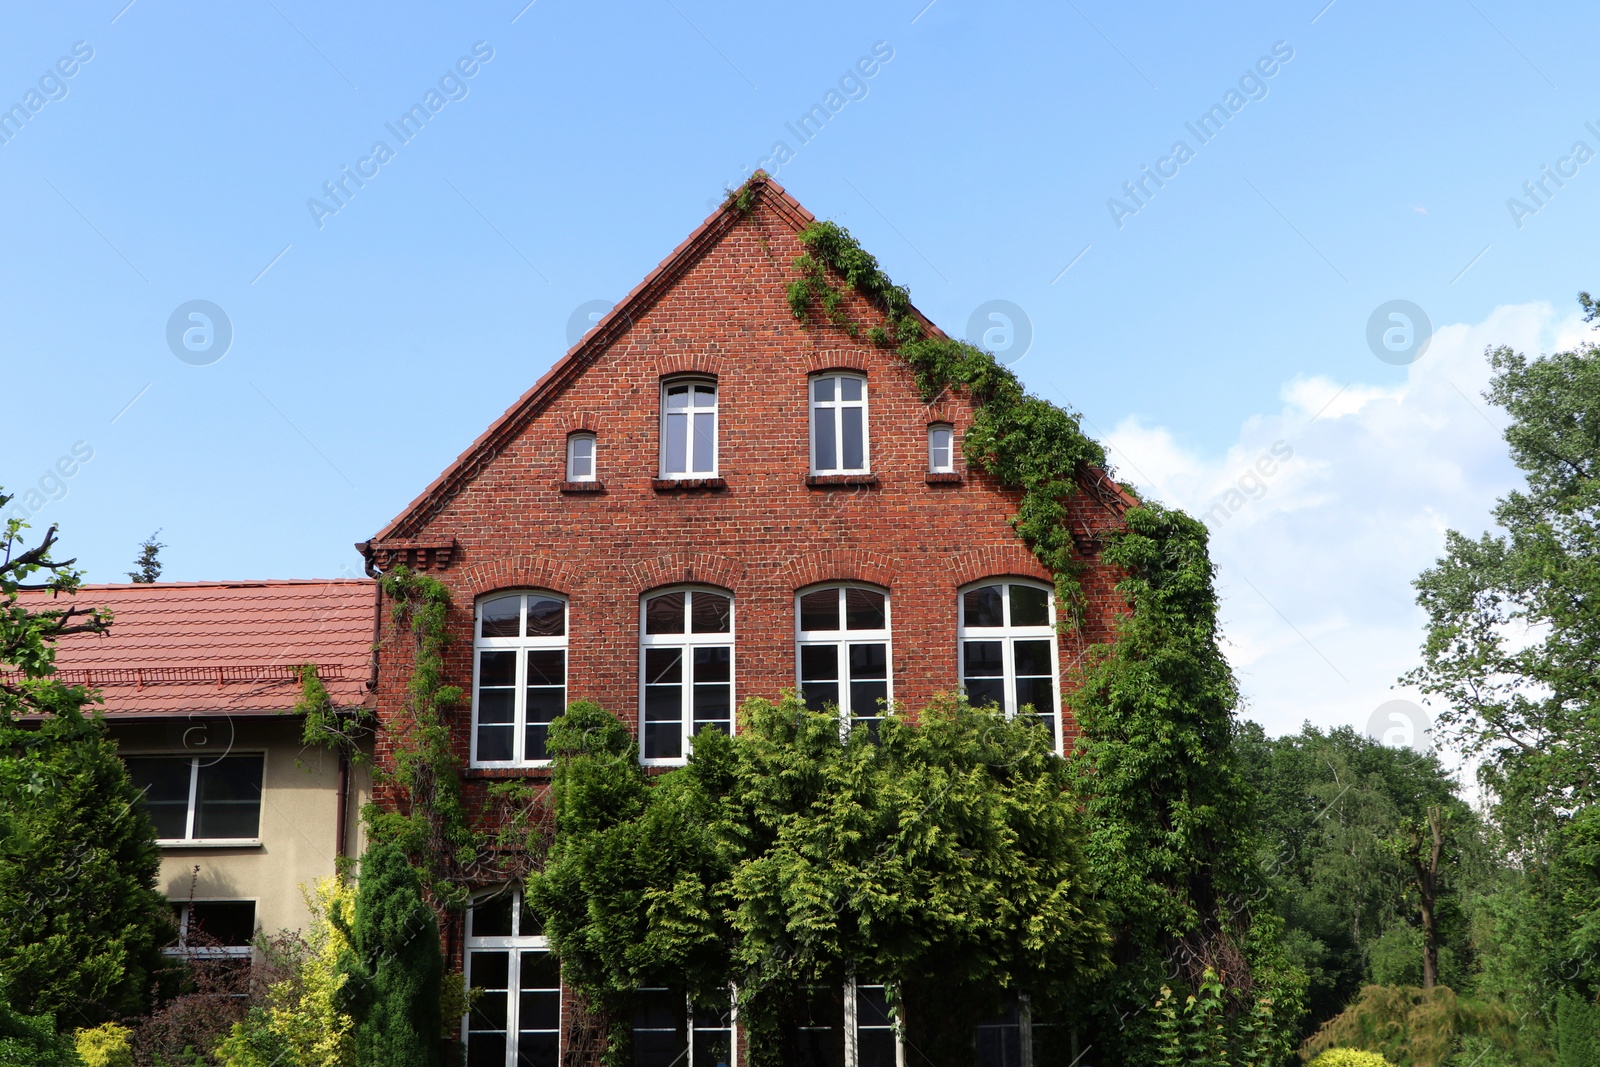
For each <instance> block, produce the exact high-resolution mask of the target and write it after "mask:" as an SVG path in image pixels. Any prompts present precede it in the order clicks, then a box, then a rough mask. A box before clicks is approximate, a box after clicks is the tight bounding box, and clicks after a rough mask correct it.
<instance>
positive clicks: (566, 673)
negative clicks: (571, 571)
mask: <svg viewBox="0 0 1600 1067" xmlns="http://www.w3.org/2000/svg"><path fill="white" fill-rule="evenodd" d="M508 596H520V597H521V598H522V602H521V604H520V605H519V606H518V608H517V629H518V630H519V631H526V630H527V628H528V625H527V619H528V598H529V597H542V598H545V599H549V600H559V601H561V603H562V605H563V606H562V626H561V630H562V634H561V636H560V637H484V636H483V607H484V605H485V604H488V603H489V602H490V601H493V600H499V599H500V598H502V597H508ZM571 636H572V601H571V600H570V599H568V598H567V597H565V596H562V595H561V594H560V593H553V592H550V591H549V590H546V589H496V590H495V591H494V592H492V593H485V594H483V595H482V596H480V597H479V598H478V602H477V603H476V604H474V605H473V609H472V723H471V729H472V747H471V751H470V754H469V762H468V765H469V766H472V767H549V766H551V765H552V764H553V763H554V762H555V761H554V760H551V759H542V760H530V759H524V758H523V756H524V754H525V749H526V745H527V733H528V730H527V726H528V677H527V676H528V657H527V655H526V654H525V653H526V652H527V651H528V650H539V649H559V650H560V651H561V653H562V658H561V664H562V673H561V685H562V696H563V698H565V697H566V696H567V695H568V694H569V693H570V692H571V677H572V669H571V668H572V654H571V651H570V650H569V648H568V640H569V639H570V637H571ZM480 652H516V653H517V669H516V672H515V675H514V678H515V681H514V682H513V686H514V689H513V694H514V702H513V705H512V706H513V709H514V710H513V712H512V716H511V732H512V738H511V755H512V758H511V759H509V760H481V759H479V758H478V696H479V689H478V664H479V655H478V653H480ZM567 703H568V701H567V700H566V699H563V700H562V705H563V707H565V705H566V704H567Z"/></svg>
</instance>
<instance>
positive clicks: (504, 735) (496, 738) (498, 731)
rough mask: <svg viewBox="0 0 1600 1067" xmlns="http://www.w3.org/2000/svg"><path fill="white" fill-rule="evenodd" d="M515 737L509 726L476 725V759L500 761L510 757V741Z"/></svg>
mask: <svg viewBox="0 0 1600 1067" xmlns="http://www.w3.org/2000/svg"><path fill="white" fill-rule="evenodd" d="M514 739H515V735H514V734H513V732H512V727H510V726H483V725H479V727H478V759H479V760H480V761H481V762H484V763H502V762H504V761H506V760H509V759H510V758H511V742H512V741H513V740H514Z"/></svg>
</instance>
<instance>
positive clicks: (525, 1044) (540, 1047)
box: [517, 1032, 561, 1067]
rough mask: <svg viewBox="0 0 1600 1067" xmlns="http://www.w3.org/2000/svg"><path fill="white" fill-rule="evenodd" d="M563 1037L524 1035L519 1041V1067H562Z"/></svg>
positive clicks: (549, 1034) (557, 1033) (558, 1035)
mask: <svg viewBox="0 0 1600 1067" xmlns="http://www.w3.org/2000/svg"><path fill="white" fill-rule="evenodd" d="M560 1042H561V1035H560V1033H559V1032H556V1033H543V1034H522V1035H521V1037H520V1039H519V1040H518V1041H517V1067H561V1056H560Z"/></svg>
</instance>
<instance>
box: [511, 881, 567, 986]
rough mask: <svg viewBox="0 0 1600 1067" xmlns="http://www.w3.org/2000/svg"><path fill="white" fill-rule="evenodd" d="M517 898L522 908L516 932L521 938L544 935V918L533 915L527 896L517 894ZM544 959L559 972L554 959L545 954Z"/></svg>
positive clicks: (531, 904) (531, 903) (531, 902)
mask: <svg viewBox="0 0 1600 1067" xmlns="http://www.w3.org/2000/svg"><path fill="white" fill-rule="evenodd" d="M517 896H518V898H519V899H521V901H522V908H521V910H520V912H519V913H518V915H517V922H518V924H519V925H518V927H517V932H518V933H520V934H521V935H522V936H523V937H537V936H539V935H540V934H542V933H544V917H543V916H540V915H536V914H534V911H533V901H531V900H529V899H528V894H526V893H518V894H517ZM545 958H546V959H548V960H549V961H550V966H551V967H553V968H556V970H558V971H559V969H560V968H559V967H557V966H556V961H555V957H553V956H550V955H549V954H548V953H545Z"/></svg>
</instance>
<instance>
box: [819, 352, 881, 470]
mask: <svg viewBox="0 0 1600 1067" xmlns="http://www.w3.org/2000/svg"><path fill="white" fill-rule="evenodd" d="M868 459H869V456H868V447H867V379H866V378H864V377H862V376H861V375H859V374H843V373H831V374H821V375H818V376H817V377H815V378H812V379H811V473H812V474H864V473H866V472H867V471H868V470H870V469H871V464H870V463H869V462H868Z"/></svg>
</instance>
